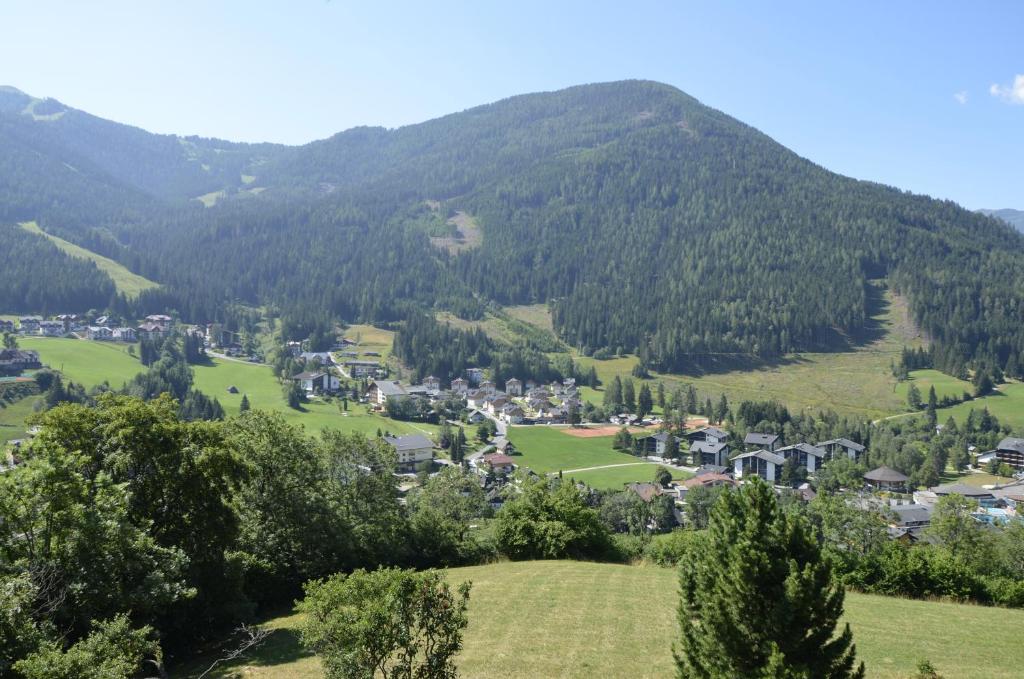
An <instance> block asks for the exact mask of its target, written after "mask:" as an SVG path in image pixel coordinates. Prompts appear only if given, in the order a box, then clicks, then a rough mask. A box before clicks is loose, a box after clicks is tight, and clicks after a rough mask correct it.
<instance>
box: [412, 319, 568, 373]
mask: <svg viewBox="0 0 1024 679" xmlns="http://www.w3.org/2000/svg"><path fill="white" fill-rule="evenodd" d="M392 351H393V353H394V355H395V356H396V357H397V358H399V359H400V360H401V361H402V363H403V364H404V365H406V366H408V367H409V369H410V370H411V371H412V375H411V379H412V380H413V381H414V382H419V381H420V380H422V379H423V378H424V377H426V376H428V375H434V376H435V377H438V378H440V379H441V380H442V381H444V382H445V383H450V382H451V380H453V379H455V378H456V377H459V376H462V375H464V374H465V371H466V368H490V369H491V373H492V376H493V379H494V381H495V382H496V383H498V384H504V382H505V380H508V379H510V378H512V377H517V378H519V379H521V380H526V379H534V380H537V381H539V382H549V381H551V380H555V379H562V378H563V377H575V369H574V366H573V363H572V360H571V359H570V358H569V357H568V356H566V357H565V358H564V359H562V360H560V361H559V362H558V364H557V365H556V364H554V363H553V362H552V361H551V360H550V359H549V358H548V357H547V355H546V354H545V353H544V352H543V351H542V350H541V349H539V348H537V347H535V346H534V345H533V343H532V342H531V341H530V340H529V339H526V340H519V341H516V342H514V343H512V344H505V343H499V342H495V341H494V340H492V339H490V338H489V337H488V336H487V335H486V334H485V333H484V331H483V330H482V329H480V328H477V329H475V330H463V329H460V328H455V327H452V326H451V325H450V324H448V323H441V322H439V321H438V320H437V319H435V318H434V317H432V316H429V315H427V314H422V313H414V314H412V315H411V316H410V317H409V319H408V320H407V321H406V322H405V323H402V324H400V325H399V327H398V330H397V331H396V333H395V338H394V342H393V347H392Z"/></svg>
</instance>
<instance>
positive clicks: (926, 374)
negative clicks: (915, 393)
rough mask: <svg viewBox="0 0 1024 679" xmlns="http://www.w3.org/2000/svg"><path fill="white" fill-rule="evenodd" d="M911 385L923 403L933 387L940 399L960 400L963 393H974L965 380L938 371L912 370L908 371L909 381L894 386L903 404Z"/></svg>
mask: <svg viewBox="0 0 1024 679" xmlns="http://www.w3.org/2000/svg"><path fill="white" fill-rule="evenodd" d="M911 384H913V385H916V386H917V388H918V389H919V390H920V392H921V399H922V400H924V401H925V402H927V401H928V390H929V389H930V388H931V387H935V395H936V396H937V397H938V398H940V399H941V398H942V397H943V396H949V397H950V398H962V397H963V395H964V392H966V393H968V394H971V393H974V387H973V386H972V385H971V383H970V382H967V381H966V380H960V379H957V378H955V377H953V376H952V375H947V374H945V373H942V372H939V371H938V370H912V371H910V379H908V380H907V381H905V382H900V383H899V384H898V385H896V393H897V394H899V396H900V397H901V398H902V399H903V401H904V403H906V400H907V390H908V389H910V385H911Z"/></svg>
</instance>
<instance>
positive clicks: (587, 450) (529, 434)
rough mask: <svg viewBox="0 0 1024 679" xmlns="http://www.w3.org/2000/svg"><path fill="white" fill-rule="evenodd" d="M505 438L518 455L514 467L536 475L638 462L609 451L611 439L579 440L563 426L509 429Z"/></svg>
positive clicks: (602, 437)
mask: <svg viewBox="0 0 1024 679" xmlns="http://www.w3.org/2000/svg"><path fill="white" fill-rule="evenodd" d="M508 438H509V440H510V441H511V442H512V444H513V445H514V446H515V448H516V451H517V452H519V453H520V455H517V456H516V464H517V465H519V466H520V467H529V468H530V469H532V470H533V471H535V472H537V473H538V474H548V473H551V472H558V471H559V470H568V469H584V468H588V467H598V466H602V465H609V464H624V463H634V462H640V460H638V459H637V458H635V457H633V456H632V455H628V454H626V453H620V452H618V451H616V450H612V437H611V436H596V437H591V438H579V437H576V436H571V435H570V434H568V433H567V428H566V427H548V426H543V425H533V426H523V427H509V431H508ZM651 474H652V475H653V474H654V472H653V470H652V471H651Z"/></svg>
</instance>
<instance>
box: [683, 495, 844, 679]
mask: <svg viewBox="0 0 1024 679" xmlns="http://www.w3.org/2000/svg"><path fill="white" fill-rule="evenodd" d="M702 542H703V544H702V545H701V546H700V548H699V549H693V550H692V551H691V553H690V554H689V555H688V557H689V558H686V559H683V560H682V561H681V563H682V564H683V566H682V570H681V572H680V586H681V587H680V589H681V595H680V604H679V624H680V627H681V630H682V631H681V636H680V638H679V642H678V644H677V646H676V649H675V656H676V665H677V668H678V676H679V677H683V678H689V677H702V678H705V677H706V678H709V679H748V678H749V679H755V678H763V677H790V678H795V677H800V678H802V679H810V678H812V677H813V678H814V679H847V678H854V677H855V678H858V679H859V678H861V677H863V676H864V665H863V663H861V664H860V665H859V666H858V665H857V664H856V658H855V651H856V649H855V647H854V645H853V635H852V634H851V632H850V628H849V626H848V625H847V626H846V628H845V629H844V631H843V632H841V633H840V634H838V635H836V627H837V625H838V623H839V618H840V616H841V615H842V612H843V597H844V591H843V587H842V585H841V584H840V583H839V581H838V580H837V579H835V578H834V577H833V573H832V569H831V566H830V565H829V563H828V561H827V560H825V559H824V558H823V557H822V554H821V551H820V548H819V546H818V542H817V540H816V539H815V538H814V536H812V535H811V532H810V530H809V529H808V528H807V526H806V525H805V523H804V522H803V520H802V519H801V518H799V517H797V516H793V515H788V514H786V513H784V512H782V510H781V508H780V507H779V503H778V501H777V500H776V498H775V494H774V492H773V491H772V489H771V487H769V486H768V484H766V483H764V482H762V481H760V480H758V479H755V480H754V481H753V483H750V484H746V485H744V486H743V487H742V488H741V489H740V490H738V491H735V492H726V493H723V495H722V497H721V498H719V500H718V501H717V502H716V503H715V506H714V508H713V509H712V511H711V519H710V523H709V528H708V535H707V539H706V541H702Z"/></svg>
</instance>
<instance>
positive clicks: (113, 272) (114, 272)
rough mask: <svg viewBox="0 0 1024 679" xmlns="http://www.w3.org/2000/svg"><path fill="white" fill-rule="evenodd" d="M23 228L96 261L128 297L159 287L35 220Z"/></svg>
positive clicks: (70, 252) (70, 253)
mask: <svg viewBox="0 0 1024 679" xmlns="http://www.w3.org/2000/svg"><path fill="white" fill-rule="evenodd" d="M21 228H23V229H25V230H26V231H31V232H32V233H37V234H39V235H41V236H45V237H46V238H49V239H50V240H51V241H53V243H54V245H56V246H57V247H58V248H60V249H61V250H63V251H64V252H66V253H67V254H69V255H71V256H72V257H75V258H77V259H88V260H90V261H93V262H95V263H96V266H97V267H98V268H99V269H100V271H102V272H103V273H105V274H107V275H108V276H109V277H110V280H112V281H114V286H115V287H116V288H117V291H118V292H120V293H122V294H124V295H126V296H128V297H138V295H139V293H140V292H142V291H143V290H148V289H150V288H156V287H159V285H158V284H157V283H154V282H153V281H151V280H149V279H148V278H144V277H142V276H140V275H138V274H135V273H132V272H131V271H129V270H128V269H126V268H125V267H124V265H123V264H119V263H118V262H115V261H114V260H112V259H110V258H108V257H104V256H103V255H98V254H96V253H95V252H91V251H89V250H86V249H85V248H83V247H80V246H78V245H75V244H74V243H70V242H68V241H66V240H64V239H63V238H58V237H57V236H53V235H51V234H48V233H46V232H45V231H43V230H42V229H40V228H39V225H38V224H36V223H35V222H23V223H22V224H21Z"/></svg>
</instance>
